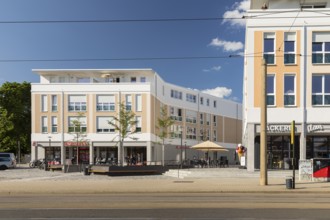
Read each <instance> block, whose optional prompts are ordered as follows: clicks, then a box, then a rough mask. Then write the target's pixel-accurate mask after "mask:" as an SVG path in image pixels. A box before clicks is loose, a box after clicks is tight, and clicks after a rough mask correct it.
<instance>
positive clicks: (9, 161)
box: [0, 153, 16, 170]
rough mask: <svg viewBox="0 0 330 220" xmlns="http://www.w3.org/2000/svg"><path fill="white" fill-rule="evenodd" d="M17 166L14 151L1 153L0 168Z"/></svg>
mask: <svg viewBox="0 0 330 220" xmlns="http://www.w3.org/2000/svg"><path fill="white" fill-rule="evenodd" d="M15 167H16V159H15V155H14V154H13V153H0V170H5V169H8V168H15Z"/></svg>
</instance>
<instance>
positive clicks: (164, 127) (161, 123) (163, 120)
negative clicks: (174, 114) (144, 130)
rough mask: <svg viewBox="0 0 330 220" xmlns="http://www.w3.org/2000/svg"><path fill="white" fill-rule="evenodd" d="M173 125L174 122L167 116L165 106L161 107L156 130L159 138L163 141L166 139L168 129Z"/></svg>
mask: <svg viewBox="0 0 330 220" xmlns="http://www.w3.org/2000/svg"><path fill="white" fill-rule="evenodd" d="M173 124H174V120H173V119H172V118H171V117H169V116H168V115H167V109H166V107H165V106H163V107H161V109H160V117H159V118H158V126H157V128H158V129H159V130H160V132H159V135H158V136H159V138H160V139H161V140H162V141H163V144H164V141H165V138H167V137H168V134H169V133H168V128H169V127H170V126H171V125H173Z"/></svg>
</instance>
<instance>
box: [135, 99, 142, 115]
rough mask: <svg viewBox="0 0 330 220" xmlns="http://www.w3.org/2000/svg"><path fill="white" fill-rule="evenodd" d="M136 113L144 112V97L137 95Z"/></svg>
mask: <svg viewBox="0 0 330 220" xmlns="http://www.w3.org/2000/svg"><path fill="white" fill-rule="evenodd" d="M135 111H137V112H141V111H142V96H141V95H135Z"/></svg>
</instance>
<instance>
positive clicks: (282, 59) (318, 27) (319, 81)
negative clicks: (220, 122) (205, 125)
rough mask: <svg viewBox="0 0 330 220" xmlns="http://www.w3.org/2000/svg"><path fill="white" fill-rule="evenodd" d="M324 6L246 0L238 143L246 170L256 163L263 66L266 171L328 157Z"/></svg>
mask: <svg viewBox="0 0 330 220" xmlns="http://www.w3.org/2000/svg"><path fill="white" fill-rule="evenodd" d="M329 12H330V1H329V0H325V1H316V0H306V1H300V0H282V1H278V0H251V8H250V10H249V11H248V14H247V16H246V20H247V23H246V44H245V45H246V48H245V54H246V57H245V66H244V72H245V73H244V97H243V139H244V144H245V146H246V147H247V148H248V150H247V152H248V153H247V154H248V155H247V159H248V160H247V163H248V169H249V170H251V171H252V170H255V169H259V161H260V159H259V158H260V153H259V149H260V100H261V98H262V97H260V92H259V91H260V88H261V85H260V77H261V74H262V67H261V66H262V59H265V61H266V63H267V112H268V119H267V120H268V126H267V131H268V143H267V151H268V157H267V158H268V159H267V160H268V161H267V162H268V168H270V169H290V168H291V162H290V161H291V158H293V147H292V146H291V145H290V132H291V129H290V124H291V122H292V121H293V120H294V121H295V123H296V128H295V131H296V138H295V139H296V141H295V143H296V145H295V156H294V157H295V159H296V161H299V160H305V159H311V158H329V157H330V130H329V128H330V121H329V119H328V118H327V117H326V115H327V114H328V113H329V106H330V98H329V97H330V72H329V65H330V20H329ZM296 167H297V165H296Z"/></svg>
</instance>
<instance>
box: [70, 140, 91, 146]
mask: <svg viewBox="0 0 330 220" xmlns="http://www.w3.org/2000/svg"><path fill="white" fill-rule="evenodd" d="M64 146H65V147H77V146H78V147H88V146H89V143H88V142H87V141H78V142H74V141H65V142H64Z"/></svg>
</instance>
